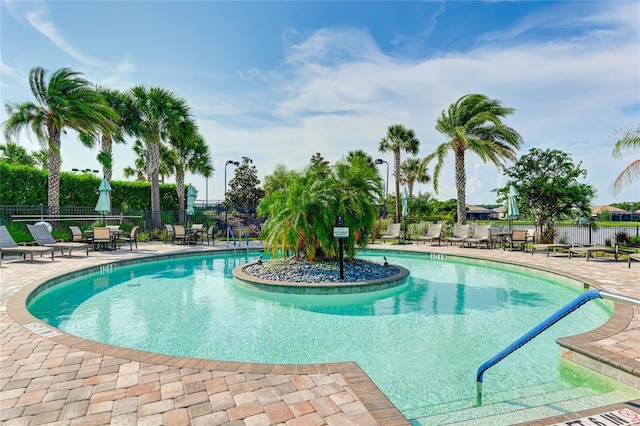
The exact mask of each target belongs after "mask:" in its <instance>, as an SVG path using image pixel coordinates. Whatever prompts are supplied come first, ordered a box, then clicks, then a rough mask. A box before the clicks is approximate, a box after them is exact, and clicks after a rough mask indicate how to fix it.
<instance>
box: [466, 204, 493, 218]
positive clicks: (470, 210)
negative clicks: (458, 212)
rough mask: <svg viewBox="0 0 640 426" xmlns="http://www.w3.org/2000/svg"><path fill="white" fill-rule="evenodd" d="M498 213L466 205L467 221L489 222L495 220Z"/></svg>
mask: <svg viewBox="0 0 640 426" xmlns="http://www.w3.org/2000/svg"><path fill="white" fill-rule="evenodd" d="M497 218H498V213H496V212H495V211H493V210H490V209H486V208H484V207H479V206H472V205H467V219H469V220H491V219H497Z"/></svg>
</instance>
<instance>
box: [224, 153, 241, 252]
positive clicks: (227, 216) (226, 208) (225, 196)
mask: <svg viewBox="0 0 640 426" xmlns="http://www.w3.org/2000/svg"><path fill="white" fill-rule="evenodd" d="M229 164H233V165H234V166H236V167H237V166H238V165H239V164H240V163H239V162H238V161H233V160H227V162H226V163H224V226H225V228H226V231H227V247H229V208H228V207H227V166H228V165H229Z"/></svg>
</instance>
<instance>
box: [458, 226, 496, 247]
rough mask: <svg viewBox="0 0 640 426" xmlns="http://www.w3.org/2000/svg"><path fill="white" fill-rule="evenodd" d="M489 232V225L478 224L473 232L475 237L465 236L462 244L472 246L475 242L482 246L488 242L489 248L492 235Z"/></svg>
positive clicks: (477, 245)
mask: <svg viewBox="0 0 640 426" xmlns="http://www.w3.org/2000/svg"><path fill="white" fill-rule="evenodd" d="M489 232H490V231H489V225H477V226H476V229H475V231H474V232H473V237H471V238H465V239H464V240H463V241H462V245H465V244H468V245H469V247H471V244H475V245H476V247H480V244H482V243H486V244H487V248H489V246H490V244H491V235H490V233H489Z"/></svg>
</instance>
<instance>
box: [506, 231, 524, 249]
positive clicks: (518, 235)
mask: <svg viewBox="0 0 640 426" xmlns="http://www.w3.org/2000/svg"><path fill="white" fill-rule="evenodd" d="M527 233H528V231H527V230H526V229H514V230H513V231H511V236H510V237H507V245H508V246H509V251H513V246H514V245H515V244H518V246H519V248H520V251H523V250H524V248H525V247H526V245H527V242H528V238H527ZM505 248H506V246H505V247H503V249H505Z"/></svg>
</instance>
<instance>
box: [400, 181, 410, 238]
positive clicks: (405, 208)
mask: <svg viewBox="0 0 640 426" xmlns="http://www.w3.org/2000/svg"><path fill="white" fill-rule="evenodd" d="M402 216H403V217H404V240H405V241H407V216H409V191H407V188H405V189H404V192H403V193H402Z"/></svg>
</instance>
